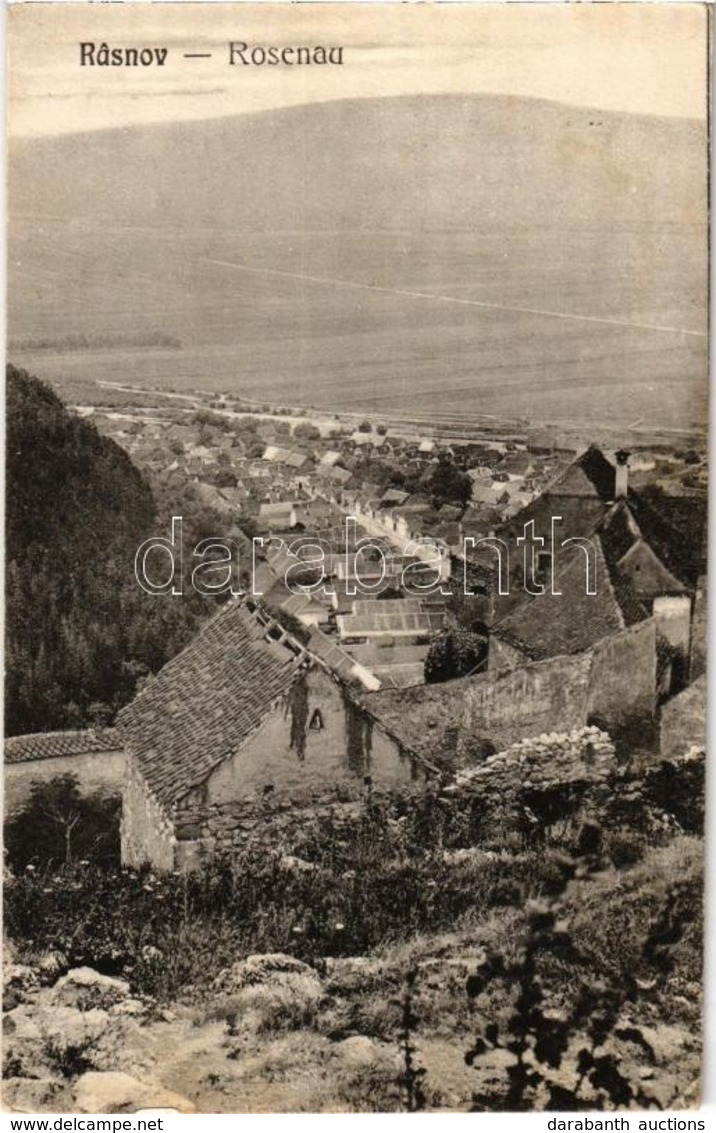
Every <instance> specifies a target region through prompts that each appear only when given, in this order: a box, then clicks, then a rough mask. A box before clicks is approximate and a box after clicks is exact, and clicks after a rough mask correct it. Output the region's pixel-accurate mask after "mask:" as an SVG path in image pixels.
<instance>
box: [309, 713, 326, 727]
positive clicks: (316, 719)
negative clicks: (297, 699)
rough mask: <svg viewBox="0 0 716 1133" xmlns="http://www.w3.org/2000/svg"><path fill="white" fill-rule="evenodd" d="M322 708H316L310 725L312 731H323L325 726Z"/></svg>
mask: <svg viewBox="0 0 716 1133" xmlns="http://www.w3.org/2000/svg"><path fill="white" fill-rule="evenodd" d="M325 726H326V725H325V724H324V723H323V716H322V714H321V710H320V708H314V710H313V714H312V716H311V719H310V721H309V724H308V727H309V729H310V730H311V731H312V732H322V731H323V729H324V728H325Z"/></svg>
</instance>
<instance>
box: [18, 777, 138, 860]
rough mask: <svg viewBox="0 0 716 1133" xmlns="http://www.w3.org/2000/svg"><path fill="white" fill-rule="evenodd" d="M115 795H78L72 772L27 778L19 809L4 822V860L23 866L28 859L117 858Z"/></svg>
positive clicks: (76, 782) (118, 804) (117, 810)
mask: <svg viewBox="0 0 716 1133" xmlns="http://www.w3.org/2000/svg"><path fill="white" fill-rule="evenodd" d="M120 808H121V803H120V800H119V798H118V797H107V796H106V795H102V794H99V793H95V794H91V795H82V794H81V792H80V785H79V781H78V779H77V777H76V776H75V775H59V776H57V777H56V778H54V779H51V780H50V781H49V782H47V783H41V782H38V783H33V785H32V787H31V789H30V794H29V797H28V800H27V802H26V804H25V806H24V807H23V809H22V810H21V811H19V812H18V813H17V814H14V815H12V816H11V817H10V818H8V820H7V821H6V823H5V851H6V854H7V861H8V865H9V866H10V867H11V869H14V870H23V869H25V867H26V866H27V865H28V863H30V862H32V863H34V864H36V865H37V864H43V865H44V864H49V865H69V864H70V863H71V862H72V861H77V860H83V859H85V860H89V859H92V860H93V861H95V862H98V863H101V864H105V865H117V864H118V863H119V816H120Z"/></svg>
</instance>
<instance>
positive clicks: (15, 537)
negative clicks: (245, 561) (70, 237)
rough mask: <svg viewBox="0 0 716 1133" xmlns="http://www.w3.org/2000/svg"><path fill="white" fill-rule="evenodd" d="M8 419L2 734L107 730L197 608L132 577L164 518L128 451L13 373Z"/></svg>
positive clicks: (175, 644) (40, 386)
mask: <svg viewBox="0 0 716 1133" xmlns="http://www.w3.org/2000/svg"><path fill="white" fill-rule="evenodd" d="M7 421H8V428H7V479H6V484H7V505H6V555H7V574H6V612H7V613H6V666H7V677H6V701H5V709H6V731H7V733H8V734H9V735H14V734H18V733H25V732H36V731H50V730H53V729H59V728H64V727H73V726H74V727H77V726H83V725H86V724H91V723H106V722H108V721H109V720H110V719H111V717H112V715H113V712H114V710H115V709H116V708H117V707H118V706H119V705H121V704H123V703H125V702H126V700H127V699H129V697H130V696H131V695H132V692H133V690H134V688H135V685H136V682H137V680H138V679H139V678H141V677H142V676H143V675H144V674H146V673H147V672H148V671H149V670H153V669H156V668H158V667H159V666H160V665H161V664H163V662H164V661H165V660H167V659H168V658H169V657H170V656H172V654H173V653H174V652H176V650H177V649H178V648H179V647H180V645H182V644H183V643H184V641H185V640H186V639H187V637H188V636H189V634H190V633H191V631H192V629H193V626H194V624H195V619H194V613H195V611H194V609H193V608H192V607H191V604H190V603H189V602H187V601H183V600H182V599H180V598H161V597H157V596H153V595H148V594H145V593H144V592H143V591H142V590H141V589H140V587H139V585H138V583H137V582H136V580H135V578H134V573H133V569H134V568H133V564H134V555H135V552H136V550H137V548H138V546H139V545H140V543H141V542H142V541H143V540H144V539H146V538H147V536H148V534H149V533H150V532H151V531H152V529H153V528H154V527H155V525H157V524H160V523H161V518H160V517H157V516H155V512H156V508H155V502H154V499H153V497H152V493H151V491H150V488H149V485H148V484H147V482H146V481H145V480H144V479H143V477H142V475H141V474H140V473H139V471H138V470H137V469H136V468H135V467H134V465H133V464H132V463H131V461H130V459H129V457H128V456H127V455H126V453H124V452H123V451H122V449H121V448H120V447H119V446H118V445H117V444H115V443H114V441H112V440H110V439H109V438H107V437H102V436H100V434H99V433H98V432H97V430H96V429H95V427H94V426H93V425H92V424H91V423H90V422H89V421H85V420H82V419H81V418H79V417H76V416H75V415H73V414H71V413H69V412H68V411H67V409H66V408H65V406H64V405H63V403H62V401H61V400H60V399H59V398H58V397H57V395H56V394H55V393H53V391H52V390H51V389H50V388H49V387H48V386H47V385H45V384H44V383H42V382H39V381H38V380H37V379H36V378H33V377H31V376H30V375H28V374H27V373H25V372H24V371H22V370H17V369H15V368H14V367H12V366H10V367H8V375H7Z"/></svg>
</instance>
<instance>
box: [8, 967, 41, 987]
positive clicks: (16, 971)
mask: <svg viewBox="0 0 716 1133" xmlns="http://www.w3.org/2000/svg"><path fill="white" fill-rule="evenodd" d="M38 984H39V980H38V978H37V973H36V972H35V971H33V969H32V968H29V967H28V966H27V964H5V965H4V966H3V976H2V986H3V992H6V991H15V992H23V991H31V990H32V989H33V988H36V987H37V986H38Z"/></svg>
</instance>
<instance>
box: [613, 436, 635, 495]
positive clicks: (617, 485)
mask: <svg viewBox="0 0 716 1133" xmlns="http://www.w3.org/2000/svg"><path fill="white" fill-rule="evenodd" d="M630 455H631V453H628V452H627V451H626V450H625V449H623V448H620V449H618V450H617V452H615V453H614V459H615V460H616V462H617V467H616V474H615V478H614V499H615V500H621V499H624V497H625V496H626V494H627V491H628V488H629V457H630Z"/></svg>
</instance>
